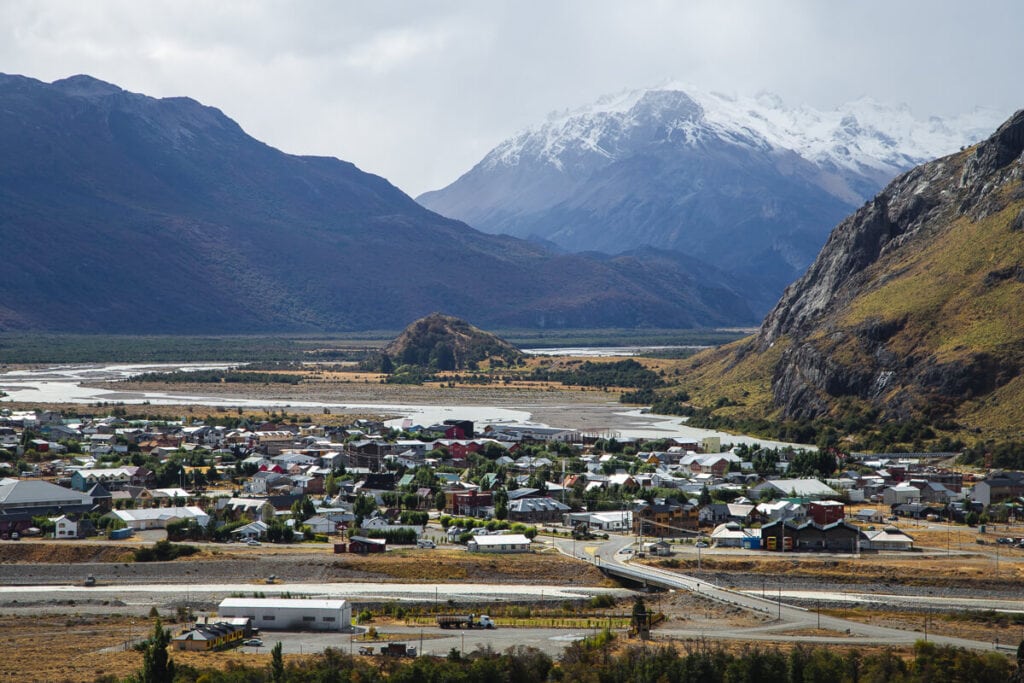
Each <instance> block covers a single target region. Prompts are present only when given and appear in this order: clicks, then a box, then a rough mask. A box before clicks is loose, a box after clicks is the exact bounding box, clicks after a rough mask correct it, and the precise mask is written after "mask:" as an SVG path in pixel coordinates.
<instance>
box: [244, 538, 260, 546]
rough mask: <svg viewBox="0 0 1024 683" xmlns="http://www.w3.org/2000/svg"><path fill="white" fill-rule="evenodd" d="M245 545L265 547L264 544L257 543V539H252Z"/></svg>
mask: <svg viewBox="0 0 1024 683" xmlns="http://www.w3.org/2000/svg"><path fill="white" fill-rule="evenodd" d="M245 544H246V545H263V544H262V543H260V542H259V541H257V540H256V539H255V538H250V539H249V540H248V541H246V542H245Z"/></svg>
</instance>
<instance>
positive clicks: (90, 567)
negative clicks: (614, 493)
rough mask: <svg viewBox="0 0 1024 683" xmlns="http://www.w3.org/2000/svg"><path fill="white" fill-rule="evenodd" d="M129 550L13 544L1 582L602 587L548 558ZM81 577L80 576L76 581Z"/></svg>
mask: <svg viewBox="0 0 1024 683" xmlns="http://www.w3.org/2000/svg"><path fill="white" fill-rule="evenodd" d="M133 547H134V546H126V545H118V544H116V543H114V544H107V545H104V544H100V543H74V542H66V541H65V542H61V541H55V542H44V541H17V542H11V541H8V542H4V543H2V544H0V581H2V583H4V584H6V585H15V584H40V583H68V581H69V576H71V574H70V570H69V564H80V563H89V564H87V565H85V566H83V567H82V569H81V571H78V572H77V573H75V574H74V575H73V576H71V581H73V582H77V581H80V580H82V579H83V578H84V574H85V573H92V574H94V575H95V576H96V580H97V582H98V584H103V583H154V582H161V583H163V582H168V583H190V582H196V581H199V580H200V577H201V581H202V582H204V583H229V582H242V583H246V582H252V583H253V584H254V585H256V584H257V583H264V582H265V579H266V577H267V576H269V575H271V574H273V575H275V576H277V577H278V579H279V580H281V581H288V582H296V583H301V582H323V581H371V582H376V583H380V582H394V583H417V582H424V583H494V584H501V583H516V584H555V585H567V586H604V585H611V584H608V583H607V580H606V579H605V578H604V575H602V574H601V573H600V572H599V571H597V570H596V569H595V568H594V567H593V566H592V565H589V564H586V563H582V562H577V561H574V560H571V559H569V558H567V557H565V556H563V555H560V554H557V553H552V552H541V553H524V554H518V555H488V554H474V553H468V552H466V551H465V550H454V549H451V550H449V549H444V548H437V549H435V550H421V549H417V548H408V549H396V550H391V551H389V552H388V553H386V554H384V555H347V554H340V555H335V554H334V552H333V549H332V547H331V546H330V545H328V544H302V545H297V546H287V547H275V546H272V545H263V546H260V547H258V548H250V547H248V546H244V545H232V544H203V545H202V546H201V548H202V550H201V551H200V552H199V553H197V554H195V555H192V556H189V557H187V558H182V559H178V560H175V561H173V562H132V561H130V553H131V549H132V548H133ZM79 574H81V575H82V576H79Z"/></svg>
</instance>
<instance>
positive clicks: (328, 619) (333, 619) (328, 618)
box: [310, 617, 337, 621]
mask: <svg viewBox="0 0 1024 683" xmlns="http://www.w3.org/2000/svg"><path fill="white" fill-rule="evenodd" d="M310 618H312V617H310ZM324 621H337V619H335V618H334V617H324Z"/></svg>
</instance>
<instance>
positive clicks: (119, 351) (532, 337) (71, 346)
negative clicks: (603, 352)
mask: <svg viewBox="0 0 1024 683" xmlns="http://www.w3.org/2000/svg"><path fill="white" fill-rule="evenodd" d="M400 331H401V330H369V331H365V332H358V333H350V334H319V335H316V334H310V335H285V334H282V335H208V336H190V335H180V336H177V335H136V336H132V335H102V334H97V335H88V334H45V333H44V334H37V333H32V334H29V333H14V332H7V333H2V334H0V366H2V365H3V364H24V363H103V362H121V363H142V362H146V363H157V362H164V363H169V362H184V361H227V362H230V361H238V362H260V361H303V360H310V361H346V360H360V359H362V358H363V357H365V356H366V353H367V352H368V351H370V350H376V349H379V348H381V347H383V346H384V345H385V344H387V343H388V342H389V341H391V340H392V339H394V338H395V337H397V336H398V334H399V332H400ZM490 331H491V332H494V333H495V334H497V335H498V336H499V337H502V338H504V339H507V340H508V341H510V342H512V343H513V344H515V345H517V346H520V347H528V348H552V347H561V346H635V345H646V346H717V345H719V344H723V343H727V342H729V341H732V340H734V339H737V338H739V337H741V336H744V335H745V334H748V333H749V331H746V330H713V329H697V330H660V329H650V330H647V329H645V330H626V329H610V330H490Z"/></svg>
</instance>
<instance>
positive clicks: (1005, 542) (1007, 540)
mask: <svg viewBox="0 0 1024 683" xmlns="http://www.w3.org/2000/svg"><path fill="white" fill-rule="evenodd" d="M996 543H998V544H999V545H1013V539H1012V538H1005V537H1004V538H1000V539H997V540H996Z"/></svg>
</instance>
